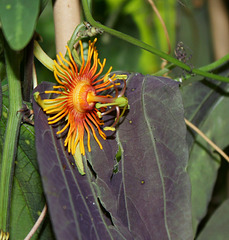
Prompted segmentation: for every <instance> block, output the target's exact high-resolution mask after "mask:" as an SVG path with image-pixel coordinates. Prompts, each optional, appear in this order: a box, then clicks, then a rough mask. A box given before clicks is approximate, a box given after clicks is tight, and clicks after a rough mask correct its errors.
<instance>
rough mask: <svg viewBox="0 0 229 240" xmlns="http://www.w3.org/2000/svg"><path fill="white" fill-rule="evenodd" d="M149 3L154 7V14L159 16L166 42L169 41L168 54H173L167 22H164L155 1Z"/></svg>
mask: <svg viewBox="0 0 229 240" xmlns="http://www.w3.org/2000/svg"><path fill="white" fill-rule="evenodd" d="M148 2H149V4H150V5H151V6H152V8H153V10H154V12H155V13H156V15H157V17H158V19H159V21H160V22H161V25H162V27H163V29H164V33H165V37H166V41H167V44H168V54H170V52H171V43H170V39H169V33H168V30H167V28H166V25H165V22H164V20H163V18H162V17H161V14H160V13H159V11H158V9H157V7H156V5H155V3H154V1H153V0H148Z"/></svg>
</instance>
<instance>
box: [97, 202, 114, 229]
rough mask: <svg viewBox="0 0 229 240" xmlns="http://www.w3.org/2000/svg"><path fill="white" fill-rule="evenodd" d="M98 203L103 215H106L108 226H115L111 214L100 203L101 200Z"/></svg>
mask: <svg viewBox="0 0 229 240" xmlns="http://www.w3.org/2000/svg"><path fill="white" fill-rule="evenodd" d="M98 203H99V206H100V208H101V211H102V213H103V214H104V216H105V218H106V220H107V221H106V222H107V224H109V225H112V226H114V223H113V221H112V217H111V214H110V213H109V212H108V211H107V210H106V209H105V207H104V206H103V205H102V203H101V201H100V199H99V198H98Z"/></svg>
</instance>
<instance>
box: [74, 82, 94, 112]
mask: <svg viewBox="0 0 229 240" xmlns="http://www.w3.org/2000/svg"><path fill="white" fill-rule="evenodd" d="M89 93H90V95H95V88H94V87H93V86H92V85H91V84H90V83H89V81H87V80H82V81H79V82H78V83H77V84H76V86H75V88H74V90H73V105H74V107H75V109H76V110H77V111H78V112H80V113H85V112H87V111H90V110H92V109H93V108H94V106H95V103H94V102H88V100H87V96H88V94H89Z"/></svg>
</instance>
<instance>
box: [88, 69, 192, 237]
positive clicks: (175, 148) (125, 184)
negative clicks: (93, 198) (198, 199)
mask: <svg viewBox="0 0 229 240" xmlns="http://www.w3.org/2000/svg"><path fill="white" fill-rule="evenodd" d="M127 97H128V99H129V103H130V110H129V113H128V115H127V116H126V119H125V120H124V121H123V123H122V124H121V125H120V126H119V128H118V131H117V134H116V140H117V142H118V144H119V147H120V149H121V151H122V157H121V161H120V162H119V165H118V172H117V173H113V174H112V175H110V174H109V170H107V169H106V167H104V165H105V162H104V161H103V160H102V159H104V153H99V152H97V151H99V150H98V147H97V146H96V145H95V146H94V149H93V151H92V154H91V155H90V156H91V163H92V166H93V168H94V171H95V172H96V173H97V176H96V177H97V178H96V188H97V190H98V195H99V198H100V200H101V202H102V204H103V206H104V207H105V208H106V210H107V211H109V213H110V214H111V218H112V220H113V223H114V224H115V225H116V227H118V228H119V226H120V221H121V222H122V223H123V225H124V226H126V227H127V228H128V229H129V231H130V232H131V233H132V235H133V236H134V239H176V240H177V239H193V237H192V223H191V208H190V198H191V192H190V182H189V178H188V175H187V172H186V170H185V169H186V166H187V161H188V149H187V146H186V141H185V137H186V127H185V124H184V116H183V106H182V100H181V96H180V92H179V86H178V83H176V82H174V81H173V80H171V79H168V78H163V77H160V78H156V77H152V76H145V77H144V76H143V75H140V74H132V75H131V76H130V77H129V80H128V89H127ZM105 151H106V148H105ZM95 152H96V154H94V153H95ZM107 161H108V160H107Z"/></svg>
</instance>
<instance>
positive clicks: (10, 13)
mask: <svg viewBox="0 0 229 240" xmlns="http://www.w3.org/2000/svg"><path fill="white" fill-rule="evenodd" d="M39 10H40V1H39V0H33V1H24V0H16V1H13V0H2V1H1V2H0V18H1V24H2V28H3V32H4V35H5V37H6V40H7V42H8V43H9V45H10V47H11V48H12V49H14V50H21V49H22V48H24V47H25V46H26V45H27V43H28V42H29V41H30V39H31V37H32V35H33V32H34V29H35V27H36V21H37V17H38V13H39Z"/></svg>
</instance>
